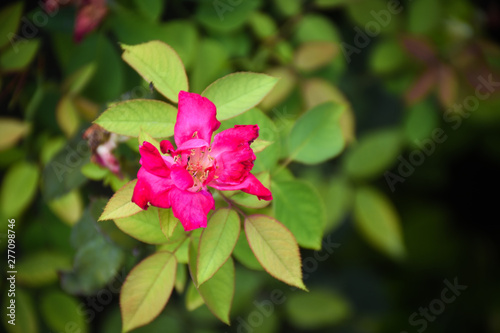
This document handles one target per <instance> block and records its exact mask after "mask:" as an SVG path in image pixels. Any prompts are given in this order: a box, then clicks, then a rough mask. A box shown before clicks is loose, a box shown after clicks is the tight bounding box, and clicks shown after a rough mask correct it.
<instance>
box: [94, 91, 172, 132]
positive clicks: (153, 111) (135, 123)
mask: <svg viewBox="0 0 500 333" xmlns="http://www.w3.org/2000/svg"><path fill="white" fill-rule="evenodd" d="M176 118H177V110H176V109H175V108H174V107H173V106H172V105H170V104H167V103H164V102H161V101H156V100H145V99H135V100H130V101H126V102H121V103H117V104H113V105H112V106H111V107H110V108H108V109H107V110H106V111H105V112H104V113H103V114H101V116H100V117H99V118H97V120H95V121H94V122H95V123H96V124H99V125H100V126H101V127H103V128H104V129H105V130H107V131H109V132H114V133H117V134H121V135H127V136H135V137H137V136H139V133H140V131H141V129H142V130H143V131H145V132H147V133H149V134H150V135H151V136H153V137H154V138H163V137H168V136H171V135H173V134H174V125H175V121H176Z"/></svg>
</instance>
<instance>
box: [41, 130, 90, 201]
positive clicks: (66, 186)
mask: <svg viewBox="0 0 500 333" xmlns="http://www.w3.org/2000/svg"><path fill="white" fill-rule="evenodd" d="M89 155H90V148H89V147H88V145H87V143H86V142H85V141H84V140H82V138H81V137H80V136H74V137H73V138H72V139H71V140H70V141H69V142H68V141H66V145H65V146H64V148H63V149H60V150H59V152H58V153H57V154H56V155H55V156H54V158H53V159H52V160H51V161H50V162H49V163H48V164H47V165H46V166H45V169H44V171H43V176H42V192H43V195H44V199H45V200H46V201H50V200H53V199H55V198H58V197H60V196H62V195H64V194H66V193H68V192H70V191H71V190H72V189H74V188H77V187H79V186H80V185H82V184H83V183H85V182H86V181H87V178H85V176H84V175H83V174H82V173H81V171H80V168H81V166H82V165H83V164H85V163H87V162H88V160H89Z"/></svg>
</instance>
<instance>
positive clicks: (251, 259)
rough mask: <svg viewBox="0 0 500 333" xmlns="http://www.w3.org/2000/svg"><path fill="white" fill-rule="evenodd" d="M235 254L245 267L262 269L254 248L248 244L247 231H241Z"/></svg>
mask: <svg viewBox="0 0 500 333" xmlns="http://www.w3.org/2000/svg"><path fill="white" fill-rule="evenodd" d="M233 256H234V257H235V258H236V259H237V260H238V261H239V262H240V263H242V264H243V265H244V266H245V267H247V268H250V269H254V270H258V271H261V270H263V269H264V268H262V265H261V264H260V263H259V261H258V260H257V258H255V255H254V254H253V252H252V249H251V248H250V246H249V245H248V241H247V238H246V237H245V232H244V231H242V232H241V233H240V237H239V238H238V242H237V243H236V246H235V247H234V250H233Z"/></svg>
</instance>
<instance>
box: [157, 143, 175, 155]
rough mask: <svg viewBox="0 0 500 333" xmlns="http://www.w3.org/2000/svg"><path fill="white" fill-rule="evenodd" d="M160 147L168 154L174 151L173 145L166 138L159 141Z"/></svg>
mask: <svg viewBox="0 0 500 333" xmlns="http://www.w3.org/2000/svg"><path fill="white" fill-rule="evenodd" d="M160 149H161V152H162V153H163V154H170V153H172V152H174V151H175V148H174V145H172V142H170V141H168V140H162V141H161V142H160Z"/></svg>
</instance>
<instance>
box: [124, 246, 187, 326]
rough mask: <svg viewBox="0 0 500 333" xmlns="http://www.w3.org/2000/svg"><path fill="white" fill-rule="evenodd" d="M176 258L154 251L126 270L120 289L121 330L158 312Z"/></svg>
mask: <svg viewBox="0 0 500 333" xmlns="http://www.w3.org/2000/svg"><path fill="white" fill-rule="evenodd" d="M176 268H177V261H176V260H175V256H174V255H173V254H172V253H170V252H156V253H155V254H153V255H151V256H149V257H147V258H146V259H144V260H143V261H141V262H140V263H139V264H138V265H137V266H135V267H134V269H133V270H132V271H131V272H130V273H129V275H128V276H127V278H126V279H125V282H124V284H123V286H122V290H121V293H120V307H121V313H122V327H123V332H128V331H131V330H133V329H134V328H137V327H139V326H143V325H146V324H147V323H149V322H151V321H152V320H153V319H154V318H156V316H158V315H159V314H160V312H161V311H162V310H163V308H164V307H165V305H166V304H167V302H168V299H169V298H170V294H171V293H172V289H173V288H174V281H175V273H176Z"/></svg>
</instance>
